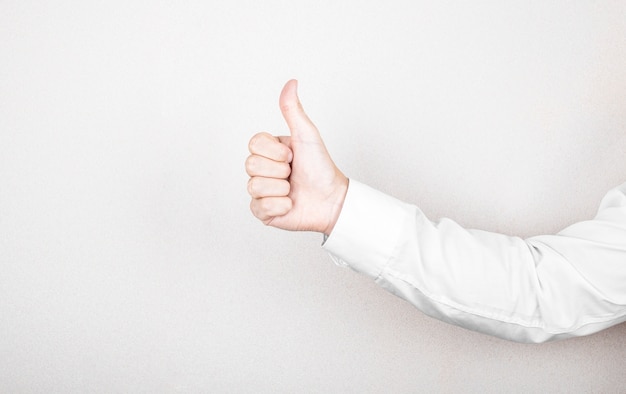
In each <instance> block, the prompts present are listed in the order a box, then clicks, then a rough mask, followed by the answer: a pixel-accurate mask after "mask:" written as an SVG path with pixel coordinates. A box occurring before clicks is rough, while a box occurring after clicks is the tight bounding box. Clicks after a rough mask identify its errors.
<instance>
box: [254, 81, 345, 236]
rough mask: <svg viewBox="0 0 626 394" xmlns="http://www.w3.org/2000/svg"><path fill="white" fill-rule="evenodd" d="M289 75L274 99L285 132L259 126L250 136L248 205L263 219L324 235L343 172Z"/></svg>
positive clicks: (341, 193) (339, 198)
mask: <svg viewBox="0 0 626 394" xmlns="http://www.w3.org/2000/svg"><path fill="white" fill-rule="evenodd" d="M297 89H298V82H297V81H296V80H290V81H289V82H287V83H286V84H285V86H284V87H283V90H282V92H281V94H280V99H279V104H280V110H281V112H282V115H283V118H284V119H285V122H286V123H287V126H288V128H289V132H290V135H289V136H278V137H276V136H273V135H271V134H270V133H267V132H261V133H258V134H256V135H254V136H253V137H252V138H251V139H250V143H249V145H248V149H249V150H250V156H248V158H247V160H246V163H245V167H246V172H247V173H248V175H249V176H250V179H249V180H248V193H249V194H250V196H251V198H252V201H251V202H250V210H251V211H252V213H253V214H254V216H256V217H257V218H258V219H259V220H260V221H261V222H263V223H264V224H266V225H269V226H272V227H276V228H280V229H283V230H291V231H316V232H320V233H324V234H327V235H330V233H331V232H332V230H333V228H334V226H335V223H336V222H337V219H338V217H339V214H340V212H341V208H342V206H343V201H344V199H345V196H346V192H347V190H348V178H347V177H346V176H345V175H344V174H343V173H342V172H341V171H340V170H339V168H337V166H336V165H335V163H334V162H333V160H332V159H331V157H330V154H329V153H328V150H327V149H326V146H325V145H324V141H322V137H321V136H320V133H319V131H318V130H317V128H316V127H315V125H314V124H313V122H311V120H310V119H309V117H308V116H307V115H306V113H305V112H304V109H303V108H302V104H301V103H300V100H299V98H298V93H297Z"/></svg>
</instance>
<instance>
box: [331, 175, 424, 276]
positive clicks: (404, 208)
mask: <svg viewBox="0 0 626 394" xmlns="http://www.w3.org/2000/svg"><path fill="white" fill-rule="evenodd" d="M413 214H414V208H413V207H412V206H411V205H409V204H406V203H404V202H402V201H400V200H397V199H395V198H393V197H391V196H388V195H386V194H384V193H382V192H379V191H378V190H375V189H373V188H371V187H369V186H367V185H364V184H362V183H359V182H357V181H355V180H352V179H350V183H349V186H348V192H347V194H346V198H345V200H344V203H343V207H342V209H341V213H340V215H339V218H338V220H337V223H336V224H335V227H334V228H333V231H332V233H331V234H330V235H329V236H328V237H327V238H326V237H325V241H324V243H323V244H322V246H323V248H324V249H325V250H326V251H327V252H328V253H329V254H330V256H331V258H332V259H333V261H334V262H335V263H336V264H338V265H341V266H349V267H350V268H352V269H353V270H355V271H357V272H360V273H363V274H365V275H367V276H369V277H372V278H374V279H376V278H377V277H378V276H380V274H381V273H382V272H383V270H384V269H385V267H386V266H387V264H388V263H389V261H390V260H391V259H392V258H393V256H394V250H395V249H396V246H397V243H398V239H399V236H400V232H401V231H402V227H403V223H404V222H405V221H406V220H407V218H409V217H411V215H413Z"/></svg>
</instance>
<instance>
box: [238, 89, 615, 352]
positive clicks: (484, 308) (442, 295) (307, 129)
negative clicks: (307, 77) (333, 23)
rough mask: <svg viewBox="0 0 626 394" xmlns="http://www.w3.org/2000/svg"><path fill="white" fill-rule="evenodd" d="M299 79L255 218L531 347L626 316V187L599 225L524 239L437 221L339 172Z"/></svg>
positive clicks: (264, 146)
mask: <svg viewBox="0 0 626 394" xmlns="http://www.w3.org/2000/svg"><path fill="white" fill-rule="evenodd" d="M296 88H297V85H296V81H289V82H288V83H287V84H286V85H285V87H284V88H283V91H282V93H281V96H280V108H281V111H282V113H283V116H284V118H285V121H286V122H287V125H288V126H289V130H290V136H285V137H273V136H271V135H270V134H267V133H260V134H257V135H255V136H254V137H253V138H252V139H251V140H250V146H249V149H250V153H251V155H250V156H249V157H248V159H247V161H246V171H247V173H248V174H249V175H250V180H249V182H248V192H249V193H250V195H251V197H252V201H251V203H250V208H251V210H252V213H253V214H254V215H255V216H256V217H257V218H259V220H261V221H262V222H263V223H264V224H266V225H271V226H275V227H278V228H282V229H286V230H306V231H318V232H321V233H324V234H326V235H328V234H330V237H328V239H327V240H326V242H325V243H324V248H325V249H326V250H327V251H329V252H330V253H331V256H332V257H333V259H334V260H335V261H336V262H337V263H338V264H340V265H347V266H350V267H352V268H353V269H355V270H356V271H359V272H362V273H364V274H365V275H368V276H370V277H372V278H373V279H374V280H375V281H376V282H377V283H378V284H379V285H381V286H382V287H383V288H385V289H386V290H388V291H390V292H392V293H394V294H396V295H398V296H400V297H402V298H404V299H406V300H408V301H409V302H411V303H412V304H413V305H415V306H416V307H417V308H418V309H420V310H422V311H423V312H424V313H427V314H429V315H431V316H434V317H436V318H438V319H441V320H443V321H447V322H449V323H453V324H457V325H460V326H463V327H466V328H469V329H473V330H476V331H481V332H484V333H488V334H491V335H495V336H499V337H502V338H506V339H510V340H514V341H520V342H543V341H548V340H555V339H563V338H569V337H573V336H580V335H586V334H591V333H593V332H596V331H599V330H602V329H604V328H607V327H610V326H612V325H615V324H618V323H621V322H623V321H626V184H624V185H622V186H621V187H619V188H616V189H614V190H612V191H611V192H610V193H609V194H607V196H606V197H605V199H604V200H603V201H602V204H601V206H600V210H599V212H598V215H597V216H596V218H595V219H593V220H590V221H586V222H581V223H577V224H574V225H572V226H570V227H568V228H566V229H565V230H563V231H561V232H560V233H558V234H557V235H546V236H539V237H533V238H529V239H527V240H523V239H521V238H517V237H509V236H506V235H502V234H496V233H490V232H485V231H479V230H468V229H464V228H462V227H461V226H459V225H458V224H456V223H455V222H453V221H451V220H448V219H443V220H440V221H438V222H432V221H430V220H428V219H427V218H426V217H425V216H424V214H423V213H422V212H421V211H420V210H419V208H417V207H415V206H413V205H409V204H405V203H403V202H401V201H398V200H396V199H394V198H392V197H390V196H387V195H385V194H383V193H380V192H378V191H376V190H374V189H371V188H369V187H367V186H365V185H363V184H361V183H359V182H357V181H354V180H351V181H350V184H349V186H348V178H346V177H345V175H343V174H342V173H341V171H339V169H338V168H337V167H336V166H335V164H334V163H333V161H332V160H331V158H330V155H329V154H328V151H327V150H326V147H325V146H324V143H323V141H322V139H321V137H320V134H319V132H318V130H317V129H316V128H315V126H314V125H313V123H312V122H311V121H310V120H309V118H308V117H307V116H306V114H305V113H304V110H303V109H302V106H301V104H300V102H299V100H298V97H297V92H296Z"/></svg>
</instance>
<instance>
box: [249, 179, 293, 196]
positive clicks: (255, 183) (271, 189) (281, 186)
mask: <svg viewBox="0 0 626 394" xmlns="http://www.w3.org/2000/svg"><path fill="white" fill-rule="evenodd" d="M290 189H291V185H290V184H289V182H287V181H286V180H284V179H275V178H264V177H259V176H255V177H252V178H250V180H249V181H248V193H249V194H250V196H251V197H252V198H263V197H284V196H287V195H288V194H289V190H290Z"/></svg>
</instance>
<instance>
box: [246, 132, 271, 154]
mask: <svg viewBox="0 0 626 394" xmlns="http://www.w3.org/2000/svg"><path fill="white" fill-rule="evenodd" d="M268 137H271V135H270V134H269V133H267V132H265V131H262V132H260V133H256V134H255V135H253V136H252V138H250V142H248V150H249V151H250V153H256V152H258V151H259V149H260V148H261V147H262V146H263V141H264V140H265V141H267V139H268Z"/></svg>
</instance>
